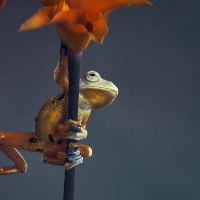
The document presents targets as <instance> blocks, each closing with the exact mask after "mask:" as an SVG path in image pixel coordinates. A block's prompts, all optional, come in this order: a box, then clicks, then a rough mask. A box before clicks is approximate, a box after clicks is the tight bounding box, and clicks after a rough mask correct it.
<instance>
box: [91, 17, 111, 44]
mask: <svg viewBox="0 0 200 200" xmlns="http://www.w3.org/2000/svg"><path fill="white" fill-rule="evenodd" d="M89 33H90V35H91V37H92V40H94V41H95V42H97V43H99V44H102V43H103V39H104V37H105V36H106V35H107V33H108V26H107V20H106V17H101V18H100V19H99V20H98V21H96V22H95V24H94V28H93V30H92V31H91V32H89Z"/></svg>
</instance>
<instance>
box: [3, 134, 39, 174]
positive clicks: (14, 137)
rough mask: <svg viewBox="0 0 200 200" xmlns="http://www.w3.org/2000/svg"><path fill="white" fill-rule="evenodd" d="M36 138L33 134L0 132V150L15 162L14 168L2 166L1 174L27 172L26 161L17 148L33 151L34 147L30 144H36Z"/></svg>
mask: <svg viewBox="0 0 200 200" xmlns="http://www.w3.org/2000/svg"><path fill="white" fill-rule="evenodd" d="M35 138H36V137H35V134H33V133H13V132H0V150H1V151H2V153H4V154H5V155H6V156H7V157H8V158H9V159H10V160H12V161H13V162H14V165H12V166H0V174H2V175H8V174H15V173H19V172H23V173H25V172H26V170H27V164H26V161H25V160H24V158H23V157H22V156H21V154H20V153H19V152H18V151H17V150H16V149H15V148H18V149H23V150H28V151H31V150H33V145H29V143H30V142H34V139H35Z"/></svg>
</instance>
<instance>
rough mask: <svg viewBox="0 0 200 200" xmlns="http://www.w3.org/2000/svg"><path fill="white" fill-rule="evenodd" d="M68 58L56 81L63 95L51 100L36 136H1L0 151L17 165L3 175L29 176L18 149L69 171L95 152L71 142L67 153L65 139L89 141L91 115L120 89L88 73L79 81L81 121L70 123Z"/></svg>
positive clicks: (2, 170) (0, 169)
mask: <svg viewBox="0 0 200 200" xmlns="http://www.w3.org/2000/svg"><path fill="white" fill-rule="evenodd" d="M66 63H68V60H67V55H62V56H61V60H60V62H59V63H58V65H57V67H56V69H55V72H54V80H55V82H57V83H58V84H59V85H60V86H61V88H62V91H61V92H59V93H58V94H56V95H55V96H53V97H51V98H49V99H48V100H47V101H46V102H45V103H44V105H43V106H42V107H41V109H40V111H39V113H38V116H37V117H36V119H35V121H36V126H35V132H34V133H19V132H0V150H1V151H2V152H3V153H4V154H5V155H6V156H7V157H8V158H9V159H11V160H12V161H13V162H14V165H12V166H0V174H2V175H6V174H14V173H19V172H23V173H24V172H26V170H27V164H26V161H25V160H24V158H23V157H22V156H21V154H20V153H19V152H18V151H17V150H16V149H15V148H17V149H21V150H25V151H32V152H41V153H43V157H42V161H43V162H44V163H49V164H53V165H63V166H64V167H65V169H66V170H68V169H70V168H72V167H74V166H75V165H77V164H79V163H81V162H82V161H83V158H87V157H90V156H91V155H92V149H91V148H90V147H89V146H87V145H84V144H80V143H79V144H78V143H73V142H71V143H70V144H69V152H68V153H66V152H65V149H66V139H75V140H80V139H84V138H86V137H87V130H86V122H87V120H88V118H89V115H90V113H91V111H94V110H97V109H101V108H103V107H105V106H107V105H109V104H110V103H112V102H113V101H114V99H115V98H116V97H117V94H118V89H117V87H116V86H115V85H114V84H113V83H112V82H110V81H107V80H104V79H102V78H101V77H100V75H99V74H98V73H97V72H95V71H89V72H87V73H86V74H85V76H84V77H83V78H81V79H80V88H79V110H78V121H73V120H70V119H69V120H67V121H66V123H65V120H64V118H65V113H66V112H67V110H68V79H67V76H66V73H67V68H68V66H67V64H66Z"/></svg>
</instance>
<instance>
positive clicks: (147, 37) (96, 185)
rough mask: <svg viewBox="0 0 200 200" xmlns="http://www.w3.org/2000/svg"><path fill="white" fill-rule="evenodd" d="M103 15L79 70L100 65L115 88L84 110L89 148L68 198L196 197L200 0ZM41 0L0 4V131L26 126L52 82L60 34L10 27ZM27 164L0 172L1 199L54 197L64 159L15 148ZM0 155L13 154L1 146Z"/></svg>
mask: <svg viewBox="0 0 200 200" xmlns="http://www.w3.org/2000/svg"><path fill="white" fill-rule="evenodd" d="M152 3H153V4H154V5H153V6H152V7H147V6H146V7H132V8H121V9H118V10H117V11H115V12H113V13H112V14H111V15H110V16H109V19H108V25H109V29H110V30H109V34H108V35H107V37H106V38H105V40H104V44H103V45H97V44H96V43H94V42H91V43H90V45H89V47H88V48H87V49H86V50H85V51H84V53H83V64H82V72H81V73H82V75H83V74H84V73H86V72H87V71H88V70H92V69H93V70H96V71H98V72H99V73H100V74H101V75H102V77H103V78H105V79H108V80H111V81H112V82H114V83H115V84H116V85H117V87H118V88H119V96H118V98H117V99H116V100H115V102H114V103H113V104H111V105H110V106H109V107H107V108H105V109H103V110H102V111H98V112H95V113H93V114H92V116H91V118H90V119H89V122H88V124H87V128H88V132H89V135H88V138H87V139H86V140H85V141H83V143H85V144H88V145H90V146H91V147H92V149H93V156H92V157H91V158H90V159H87V160H85V161H84V163H83V164H82V165H79V166H78V167H77V168H76V187H75V200H88V199H91V200H112V199H115V200H123V199H133V200H199V199H200V161H199V159H200V121H199V119H200V56H199V53H200V47H199V42H200V3H199V1H197V0H193V1H186V0H176V1H174V0H168V1H156V0H152ZM40 7H41V4H40V3H39V2H37V0H29V1H25V0H18V1H14V0H8V2H7V4H6V6H5V8H4V9H3V11H2V12H1V13H0V69H1V70H0V131H18V132H20V131H21V132H23V131H29V132H30V131H34V125H35V124H34V118H35V116H36V115H37V112H38V111H39V109H40V107H41V105H42V104H43V102H44V101H45V100H46V99H47V98H48V97H50V96H51V95H53V94H55V93H56V92H57V91H58V90H59V87H58V86H57V85H56V84H55V83H54V82H53V71H54V68H55V66H56V64H57V61H58V50H59V39H58V36H57V34H56V31H55V27H54V25H51V26H49V27H45V28H43V29H40V30H35V31H30V32H25V33H18V32H17V30H18V29H19V27H20V25H21V24H22V23H23V22H24V21H25V20H26V19H28V18H29V16H30V15H32V14H33V13H34V12H36V11H37V9H38V8H40ZM20 152H21V153H22V155H23V156H24V158H25V159H26V161H27V163H28V171H27V173H26V174H16V175H10V176H1V177H0V199H2V200H11V199H13V200H24V199H25V200H35V199H38V200H43V199H48V200H54V199H58V200H61V199H62V198H63V177H64V169H63V167H58V166H51V165H44V164H43V163H42V162H41V161H40V159H41V154H37V153H31V152H25V151H20ZM0 163H1V165H3V164H9V163H11V162H10V161H9V160H8V159H7V158H6V157H5V156H4V155H2V153H1V154H0Z"/></svg>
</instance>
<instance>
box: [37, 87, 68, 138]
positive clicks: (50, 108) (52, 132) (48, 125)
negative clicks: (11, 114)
mask: <svg viewBox="0 0 200 200" xmlns="http://www.w3.org/2000/svg"><path fill="white" fill-rule="evenodd" d="M67 106H68V97H67V95H66V94H65V92H63V91H62V92H59V93H58V94H56V95H55V96H53V97H51V98H49V99H48V100H47V101H46V102H45V103H44V104H43V106H42V107H41V109H40V111H39V113H38V116H37V117H36V127H35V133H36V135H37V137H38V138H41V139H43V140H46V141H47V140H48V141H51V142H58V141H54V140H55V138H56V133H57V129H58V125H59V124H62V123H63V119H64V118H65V117H67V116H64V115H65V114H66V113H67Z"/></svg>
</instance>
